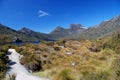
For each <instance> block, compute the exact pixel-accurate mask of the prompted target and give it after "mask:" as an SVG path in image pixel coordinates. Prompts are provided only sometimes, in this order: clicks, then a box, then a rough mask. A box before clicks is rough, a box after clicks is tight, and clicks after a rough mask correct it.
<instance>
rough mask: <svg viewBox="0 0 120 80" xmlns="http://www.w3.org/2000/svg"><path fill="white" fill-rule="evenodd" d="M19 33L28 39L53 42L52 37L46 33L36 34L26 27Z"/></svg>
mask: <svg viewBox="0 0 120 80" xmlns="http://www.w3.org/2000/svg"><path fill="white" fill-rule="evenodd" d="M18 32H20V33H23V34H25V35H26V36H27V37H30V38H32V39H34V40H36V41H41V40H52V38H51V36H50V35H49V34H45V33H40V32H35V31H33V30H30V29H28V28H26V27H23V28H22V29H21V30H19V31H18Z"/></svg>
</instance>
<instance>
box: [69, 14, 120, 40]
mask: <svg viewBox="0 0 120 80" xmlns="http://www.w3.org/2000/svg"><path fill="white" fill-rule="evenodd" d="M118 31H120V16H117V17H114V18H112V19H110V20H108V21H103V22H101V23H100V24H99V25H97V26H93V27H90V28H88V29H86V30H84V31H83V32H82V33H79V34H76V35H74V34H73V35H70V36H68V37H67V38H71V39H95V38H100V37H105V36H107V35H111V34H113V33H115V32H118Z"/></svg>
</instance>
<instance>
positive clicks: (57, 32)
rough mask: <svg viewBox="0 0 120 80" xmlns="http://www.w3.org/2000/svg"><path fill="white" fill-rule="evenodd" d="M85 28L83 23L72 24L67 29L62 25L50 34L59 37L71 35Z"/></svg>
mask: <svg viewBox="0 0 120 80" xmlns="http://www.w3.org/2000/svg"><path fill="white" fill-rule="evenodd" d="M84 30H85V28H84V27H83V26H82V25H81V24H71V25H70V28H68V29H65V28H63V27H61V26H58V27H56V29H55V30H53V31H52V32H51V33H50V35H52V36H54V38H56V39H59V38H63V37H66V36H69V35H71V34H78V33H81V32H83V31H84Z"/></svg>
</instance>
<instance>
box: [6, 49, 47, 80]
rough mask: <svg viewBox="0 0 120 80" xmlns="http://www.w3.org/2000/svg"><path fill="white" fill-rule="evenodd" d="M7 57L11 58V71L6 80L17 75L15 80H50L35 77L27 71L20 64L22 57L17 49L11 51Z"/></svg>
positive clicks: (9, 70)
mask: <svg viewBox="0 0 120 80" xmlns="http://www.w3.org/2000/svg"><path fill="white" fill-rule="evenodd" d="M7 56H8V57H9V60H10V61H9V65H10V66H9V69H8V71H7V73H6V80H9V75H14V74H15V75H16V78H15V80H49V79H45V78H39V77H37V76H33V75H32V74H31V73H29V72H28V71H27V69H26V68H25V67H24V66H23V65H21V64H20V57H21V55H20V54H19V53H17V52H16V51H15V49H9V50H8V54H7Z"/></svg>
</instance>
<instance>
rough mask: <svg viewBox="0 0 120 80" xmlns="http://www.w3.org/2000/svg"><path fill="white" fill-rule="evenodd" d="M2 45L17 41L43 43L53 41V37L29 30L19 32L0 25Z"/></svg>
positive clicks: (0, 42) (23, 29)
mask: <svg viewBox="0 0 120 80" xmlns="http://www.w3.org/2000/svg"><path fill="white" fill-rule="evenodd" d="M0 36H1V37H0V44H3V43H9V42H15V41H17V42H18V41H23V42H26V41H27V42H28V41H42V40H52V39H51V38H52V37H51V36H50V35H48V34H44V33H39V32H35V31H32V30H30V29H28V28H22V29H21V30H19V31H16V30H14V29H11V28H9V27H7V26H5V25H2V24H0Z"/></svg>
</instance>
